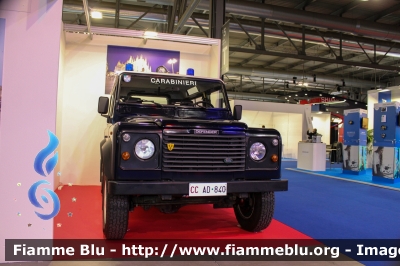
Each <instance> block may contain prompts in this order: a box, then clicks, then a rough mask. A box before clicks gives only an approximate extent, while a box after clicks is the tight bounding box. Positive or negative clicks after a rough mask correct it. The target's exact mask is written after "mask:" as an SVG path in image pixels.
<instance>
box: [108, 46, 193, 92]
mask: <svg viewBox="0 0 400 266" xmlns="http://www.w3.org/2000/svg"><path fill="white" fill-rule="evenodd" d="M179 61H180V52H179V51H167V50H157V49H146V48H137V47H123V46H113V45H109V46H108V47H107V75H106V88H105V93H106V94H110V92H111V90H112V85H113V83H114V77H115V72H117V71H124V70H125V66H126V64H132V66H133V71H135V72H147V73H149V72H160V73H175V74H179ZM181 74H186V73H181Z"/></svg>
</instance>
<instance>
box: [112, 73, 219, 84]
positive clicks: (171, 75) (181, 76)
mask: <svg viewBox="0 0 400 266" xmlns="http://www.w3.org/2000/svg"><path fill="white" fill-rule="evenodd" d="M116 73H117V74H118V75H121V74H134V75H143V76H155V75H157V76H164V77H170V78H191V79H203V80H204V79H206V80H212V81H220V82H224V81H223V80H221V79H218V78H210V77H201V76H190V75H182V74H171V73H159V72H151V73H147V72H136V71H118V72H116Z"/></svg>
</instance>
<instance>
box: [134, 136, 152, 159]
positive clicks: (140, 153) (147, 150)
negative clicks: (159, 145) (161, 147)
mask: <svg viewBox="0 0 400 266" xmlns="http://www.w3.org/2000/svg"><path fill="white" fill-rule="evenodd" d="M154 151H155V149H154V143H153V142H151V140H149V139H142V140H139V141H138V142H137V143H136V146H135V153H136V155H137V157H139V158H140V159H143V160H146V159H149V158H150V157H151V156H153V154H154Z"/></svg>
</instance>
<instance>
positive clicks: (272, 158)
mask: <svg viewBox="0 0 400 266" xmlns="http://www.w3.org/2000/svg"><path fill="white" fill-rule="evenodd" d="M278 160H279V157H278V155H276V154H274V155H272V156H271V161H273V162H274V163H276V162H277V161H278Z"/></svg>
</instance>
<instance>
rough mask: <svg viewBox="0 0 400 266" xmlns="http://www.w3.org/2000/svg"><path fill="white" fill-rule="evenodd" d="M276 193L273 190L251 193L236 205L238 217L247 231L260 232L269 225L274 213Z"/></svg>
mask: <svg viewBox="0 0 400 266" xmlns="http://www.w3.org/2000/svg"><path fill="white" fill-rule="evenodd" d="M274 207H275V194H274V192H272V191H269V192H259V193H251V194H249V197H248V198H245V199H239V201H238V202H237V203H236V204H235V205H234V211H235V215H236V219H237V221H238V222H239V225H240V226H241V227H242V228H243V229H244V230H246V231H250V232H259V231H261V230H264V229H265V228H267V227H268V226H269V224H270V223H271V221H272V217H273V215H274Z"/></svg>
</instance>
